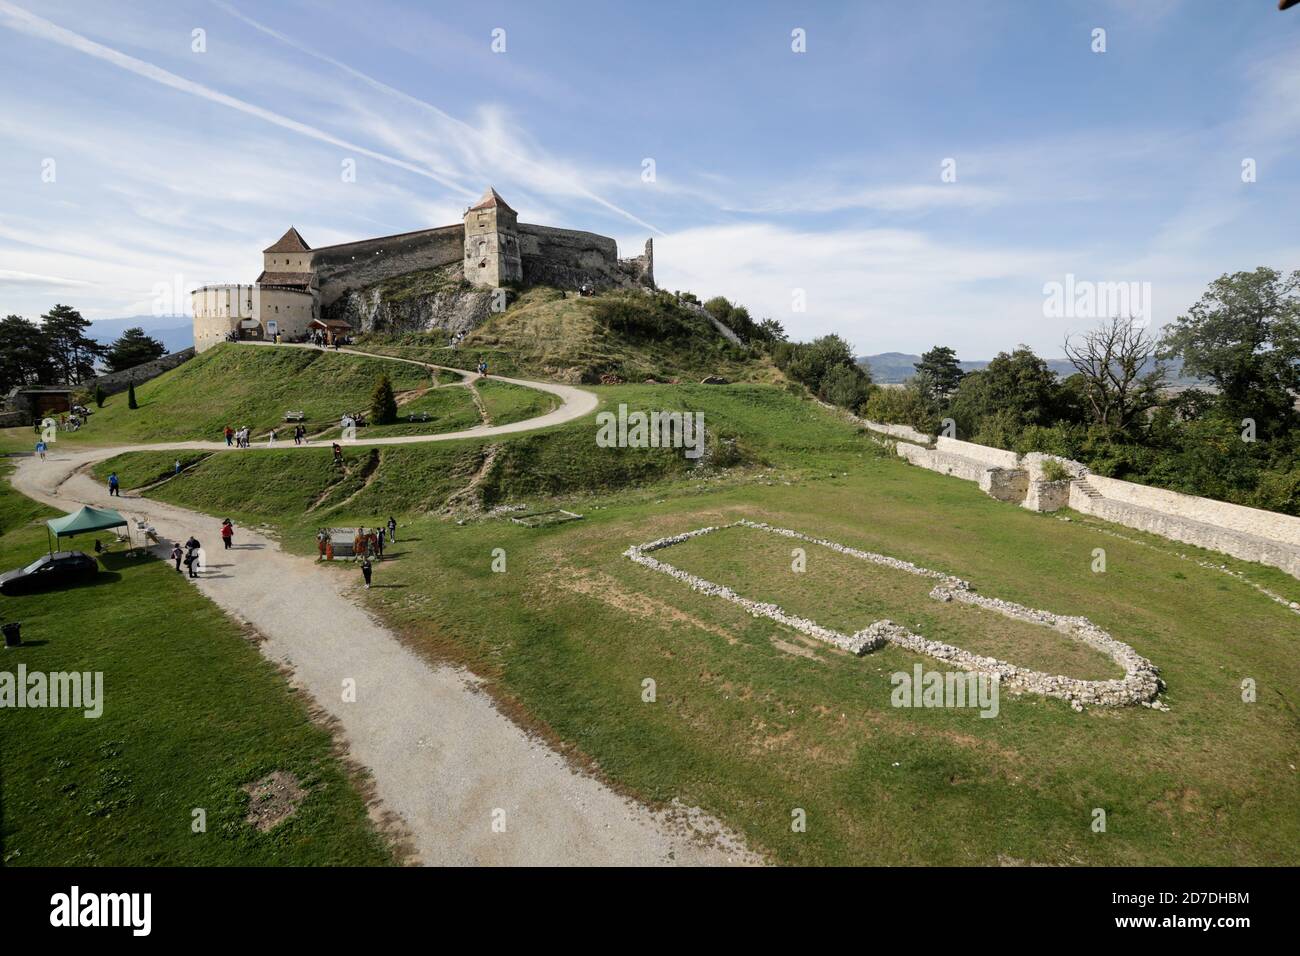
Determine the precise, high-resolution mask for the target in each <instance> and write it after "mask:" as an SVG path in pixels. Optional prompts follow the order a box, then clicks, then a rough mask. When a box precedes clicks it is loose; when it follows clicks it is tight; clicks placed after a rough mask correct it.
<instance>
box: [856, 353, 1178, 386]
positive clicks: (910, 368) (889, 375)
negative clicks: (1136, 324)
mask: <svg viewBox="0 0 1300 956" xmlns="http://www.w3.org/2000/svg"><path fill="white" fill-rule="evenodd" d="M919 361H921V356H919V355H909V354H908V353H906V352H881V353H880V354H879V355H859V356H858V364H859V365H861V366H862V367H863V368H865V369H867V370H868V371H870V372H871V380H872V381H873V382H876V383H877V384H879V385H901V384H902V383H903V382H905V381H907V380H908V379H909V378H911V377H912V376H913V375H915V374H916V363H917V362H919ZM1046 361H1047V367H1048V368H1050V369H1051V370H1052V371H1053V372H1055V373H1056V374H1057V375H1059V376H1060V377H1061V378H1068V377H1069V376H1071V375H1073V374H1074V366H1073V365H1071V364H1070V363H1069V361H1068V360H1066V359H1047V360H1046ZM959 364H960V365H961V367H962V371H964V372H976V371H979V370H980V369H982V368H985V367H987V366H988V364H989V363H988V361H987V360H982V361H977V362H961V363H959ZM1167 364H1168V366H1169V380H1170V382H1171V384H1176V385H1194V384H1195V383H1196V380H1195V379H1190V378H1183V377H1182V376H1181V375H1179V370H1180V368H1181V367H1182V363H1181V362H1178V361H1177V360H1174V361H1171V362H1168V363H1167Z"/></svg>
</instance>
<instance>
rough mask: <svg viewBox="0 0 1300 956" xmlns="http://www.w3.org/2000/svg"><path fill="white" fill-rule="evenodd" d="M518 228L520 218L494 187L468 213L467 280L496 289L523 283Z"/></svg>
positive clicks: (466, 227) (466, 240)
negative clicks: (509, 284) (507, 284)
mask: <svg viewBox="0 0 1300 956" xmlns="http://www.w3.org/2000/svg"><path fill="white" fill-rule="evenodd" d="M518 224H519V215H518V214H517V213H516V212H515V211H514V210H513V209H511V208H510V207H509V206H507V205H506V201H505V200H504V199H502V198H501V197H500V196H499V195H498V194H497V191H496V190H495V189H493V188H492V187H491V186H489V187H488V190H487V192H485V193H484V194H483V198H482V199H480V200H479V201H478V202H477V203H476V204H475V205H473V206H470V207H469V209H467V210H466V211H465V278H466V279H467V280H469V282H470V283H471V284H473V285H476V286H480V287H483V288H490V289H495V288H498V287H500V286H502V285H505V284H506V283H510V282H522V281H523V279H524V266H523V261H522V260H521V259H520V258H519V230H518V228H517V227H518Z"/></svg>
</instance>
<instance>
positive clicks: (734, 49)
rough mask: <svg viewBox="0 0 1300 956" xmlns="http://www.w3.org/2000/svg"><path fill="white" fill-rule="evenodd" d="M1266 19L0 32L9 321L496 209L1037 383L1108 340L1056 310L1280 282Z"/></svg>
mask: <svg viewBox="0 0 1300 956" xmlns="http://www.w3.org/2000/svg"><path fill="white" fill-rule="evenodd" d="M1276 7H1277V4H1276V2H1275V0H1227V2H1225V0H984V2H971V0H926V2H924V3H922V2H907V3H897V2H857V3H843V4H840V3H832V2H829V0H823V2H818V3H815V4H809V3H761V2H746V3H743V4H741V3H729V2H720V0H719V2H712V3H705V2H701V0H694V2H675V0H659V2H656V3H654V4H646V3H630V2H629V3H609V2H592V3H569V2H562V0H548V2H546V3H537V2H526V3H524V2H521V3H492V2H488V0H480V2H476V3H473V4H466V3H441V2H438V3H434V2H427V0H426V2H397V0H367V2H364V3H356V2H354V0H347V2H334V0H319V2H306V0H261V2H258V3H252V2H250V0H221V2H213V0H166V2H150V0H143V2H134V3H125V2H116V0H0V314H9V313H17V314H20V315H26V316H29V317H33V318H35V317H37V316H39V315H40V314H41V313H43V312H45V311H46V310H47V309H49V308H50V307H51V306H52V305H53V304H54V303H56V302H63V303H67V304H70V305H73V306H75V307H77V308H78V309H80V310H81V311H82V312H83V314H85V315H86V316H87V317H88V318H92V319H98V318H115V317H120V316H130V315H136V314H147V313H151V312H152V313H159V312H173V311H181V310H182V309H184V308H187V307H188V295H187V294H186V293H187V292H188V290H189V289H190V288H193V287H194V286H197V285H201V284H204V283H210V282H251V281H252V280H253V279H254V278H255V277H256V276H257V274H258V272H259V271H260V270H261V254H260V250H261V249H262V248H264V247H265V246H267V245H269V244H270V243H271V242H273V241H274V240H275V239H276V238H278V237H279V236H280V235H281V234H282V233H283V232H284V231H285V229H286V228H288V226H289V225H294V226H296V227H297V228H298V230H299V231H300V232H301V233H302V235H303V236H304V238H305V239H306V240H307V242H308V243H309V244H311V245H313V246H323V245H328V244H330V243H335V242H343V241H348V240H352V239H360V238H365V237H370V236H379V235H388V234H393V233H399V232H405V231H409V230H415V229H422V228H428V227H431V226H437V225H445V224H450V223H454V222H458V221H459V220H460V218H461V216H462V214H463V212H464V210H465V208H466V206H468V205H469V204H470V203H472V202H473V201H474V200H476V199H477V197H478V196H479V195H480V194H481V193H482V192H483V190H484V188H485V187H486V186H488V185H489V184H490V185H492V186H495V187H496V189H497V190H498V191H499V192H500V193H501V194H502V195H503V196H504V197H505V198H506V200H507V201H508V202H509V203H510V205H511V206H512V207H514V208H515V209H516V210H518V211H519V214H520V219H521V220H522V221H524V222H533V223H541V224H546V225H555V226H563V227H567V228H574V229H585V230H589V231H592V232H597V233H601V234H604V235H609V236H613V237H614V238H616V239H617V240H618V243H619V250H620V255H624V256H628V255H635V254H638V253H639V252H640V251H641V248H642V246H643V244H644V242H645V239H646V238H647V237H653V238H654V241H655V271H656V278H657V280H658V284H659V285H660V287H661V288H665V289H669V290H677V289H682V290H690V291H692V292H694V293H696V294H697V295H699V296H700V297H701V298H707V297H711V296H714V295H724V296H726V297H728V298H729V299H731V300H733V301H735V302H738V303H740V304H743V305H745V306H747V307H748V308H749V310H750V312H751V313H752V314H753V315H754V316H755V317H771V318H774V319H777V320H778V321H780V322H781V323H782V325H784V326H785V328H786V330H787V331H788V332H789V334H790V335H791V337H792V338H795V339H808V338H812V337H814V336H818V335H823V334H826V333H828V332H837V333H839V334H841V335H843V336H844V337H845V338H846V339H847V340H848V341H849V342H850V343H851V344H852V345H853V347H854V348H855V350H856V351H857V352H858V353H859V354H868V353H876V352H885V351H901V352H920V351H923V350H924V349H927V348H929V347H930V346H932V345H936V344H944V345H949V346H951V347H954V348H956V349H957V351H958V354H959V355H960V356H961V357H962V358H964V359H981V358H990V357H992V356H993V355H994V354H996V353H997V352H999V351H1002V350H1004V349H1011V348H1014V347H1015V346H1016V345H1017V344H1020V343H1024V344H1027V345H1029V346H1031V347H1032V348H1034V349H1035V351H1037V352H1038V353H1039V354H1041V355H1043V356H1045V357H1050V358H1055V357H1059V356H1060V355H1061V343H1062V342H1063V340H1064V338H1065V337H1066V336H1067V335H1069V334H1071V333H1077V332H1080V331H1084V330H1086V329H1087V328H1090V327H1091V326H1092V325H1095V324H1096V322H1097V321H1099V320H1101V319H1103V318H1104V317H1105V315H1104V314H1103V313H1104V312H1105V309H1104V308H1101V307H1093V308H1091V309H1090V308H1089V307H1088V306H1087V305H1086V304H1085V303H1083V302H1080V303H1078V307H1077V308H1069V309H1066V310H1065V314H1061V310H1059V309H1056V310H1054V309H1052V308H1050V307H1049V306H1048V304H1047V303H1048V301H1049V299H1050V298H1051V296H1050V295H1049V293H1048V292H1047V291H1046V290H1049V289H1050V288H1051V285H1050V284H1051V283H1059V284H1061V285H1064V284H1065V283H1066V282H1067V276H1068V277H1071V278H1070V279H1069V280H1068V281H1069V282H1071V283H1072V285H1071V286H1070V288H1073V289H1081V288H1085V287H1087V286H1088V284H1089V283H1137V284H1138V285H1135V286H1133V289H1134V290H1135V292H1137V294H1138V295H1137V297H1136V298H1135V299H1134V301H1135V302H1137V303H1139V306H1138V308H1140V310H1141V311H1142V312H1143V313H1144V316H1145V317H1146V318H1149V320H1150V321H1151V324H1152V327H1153V329H1154V330H1158V329H1159V327H1160V326H1161V325H1162V324H1164V323H1165V322H1168V321H1169V320H1171V319H1173V318H1174V317H1176V316H1177V315H1179V314H1182V313H1184V312H1185V311H1186V310H1187V308H1188V307H1189V306H1190V305H1191V304H1192V303H1194V302H1195V301H1196V299H1197V298H1198V297H1199V296H1200V295H1201V293H1202V292H1203V291H1204V289H1205V287H1206V285H1207V284H1208V283H1209V282H1210V281H1211V280H1213V279H1215V278H1217V277H1218V276H1219V275H1221V274H1223V273H1226V272H1234V271H1238V270H1244V269H1254V268H1256V267H1258V266H1261V265H1267V266H1272V267H1274V268H1278V269H1285V270H1291V269H1295V268H1300V228H1298V224H1300V215H1298V211H1300V161H1298V160H1297V156H1296V150H1297V147H1298V146H1300V9H1293V10H1291V11H1288V12H1285V13H1282V12H1279V11H1277V9H1276ZM1098 31H1104V34H1100V33H1098ZM801 41H802V42H801ZM1103 41H1104V52H1102V51H1101V50H1099V49H1098V47H1099V46H1100V45H1101V44H1102V42H1103ZM799 47H802V49H797V48H799ZM1247 167H1249V169H1247ZM349 170H354V171H355V175H354V176H349V175H348V172H349ZM1130 308H1131V307H1130Z"/></svg>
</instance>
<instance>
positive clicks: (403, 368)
mask: <svg viewBox="0 0 1300 956" xmlns="http://www.w3.org/2000/svg"><path fill="white" fill-rule="evenodd" d="M381 374H385V375H387V376H388V377H389V379H390V380H391V381H392V383H393V388H394V390H395V391H397V392H402V391H406V390H409V389H414V388H420V387H423V386H425V385H427V384H428V383H429V375H428V373H427V372H426V371H424V370H422V369H420V368H419V367H418V366H415V365H407V364H403V363H399V362H384V361H382V360H379V359H373V358H369V357H362V356H356V355H346V354H344V353H341V352H338V353H336V352H328V351H319V350H316V349H298V348H269V347H260V346H252V345H232V344H222V345H218V346H217V347H215V348H212V349H209V350H208V351H206V352H204V353H203V354H202V355H199V356H197V357H196V358H193V359H191V360H190V361H188V362H186V363H185V364H183V365H181V366H179V367H177V368H175V369H173V370H171V371H170V372H166V373H164V374H163V375H160V376H158V377H157V378H155V379H153V380H151V381H149V382H145V383H144V384H142V385H140V386H139V387H138V388H136V400H137V403H138V404H139V406H140V407H139V408H138V409H134V410H132V409H129V408H127V396H126V393H125V392H123V393H121V394H118V395H111V396H109V398H108V399H107V400H106V401H105V402H104V407H103V408H102V409H98V410H97V411H96V412H95V414H93V415H92V416H91V417H90V423H89V424H88V425H87V426H86V427H85V428H82V429H80V430H78V431H76V432H72V433H68V434H67V436H66V437H65V436H64V435H62V434H61V435H60V436H59V441H61V442H63V441H66V442H68V443H69V444H74V443H90V444H112V443H131V442H151V441H175V440H190V439H206V440H208V441H220V440H222V429H223V428H224V427H225V426H226V425H229V426H230V427H232V428H239V427H240V426H242V425H251V426H252V427H253V431H254V434H259V435H260V434H262V433H264V432H265V431H266V430H267V429H269V428H272V427H275V428H276V429H277V430H278V431H279V432H280V437H281V439H284V438H286V437H288V436H290V435H291V434H292V426H290V425H286V424H285V423H284V422H283V421H282V419H283V416H284V414H285V412H287V411H290V410H293V411H302V412H304V413H305V414H306V415H307V426H308V430H309V431H316V430H317V429H319V428H320V427H322V426H325V425H328V424H331V423H334V422H337V421H338V420H339V418H340V416H341V415H342V414H343V413H344V412H347V411H356V410H363V409H366V408H368V407H369V405H370V395H371V392H373V390H374V387H375V382H376V381H377V380H378V378H379V376H380V375H381Z"/></svg>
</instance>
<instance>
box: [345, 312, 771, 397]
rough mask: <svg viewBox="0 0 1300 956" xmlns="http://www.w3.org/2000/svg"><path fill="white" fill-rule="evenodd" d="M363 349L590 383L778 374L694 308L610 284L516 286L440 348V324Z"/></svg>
mask: <svg viewBox="0 0 1300 956" xmlns="http://www.w3.org/2000/svg"><path fill="white" fill-rule="evenodd" d="M362 345H363V347H364V348H366V349H369V350H373V351H377V352H384V353H386V354H393V355H402V356H404V357H408V358H420V359H423V360H426V361H434V362H437V363H439V364H442V365H452V366H456V367H457V368H467V369H470V368H473V367H474V366H475V364H476V363H477V362H478V361H479V359H480V358H486V359H487V360H488V364H489V370H490V371H492V372H495V373H498V374H501V375H520V376H528V375H531V376H535V377H541V378H548V379H555V380H559V381H565V382H570V383H575V384H576V383H586V384H596V383H599V382H600V381H601V380H602V376H615V377H616V378H618V379H619V380H621V381H626V382H643V381H645V380H646V379H647V378H654V379H656V380H659V381H669V380H672V379H679V380H681V381H683V382H698V381H699V380H700V379H701V378H703V377H705V376H707V375H719V376H722V377H724V378H726V379H728V380H730V381H755V382H779V381H782V380H783V379H782V376H781V373H780V372H778V371H777V370H776V368H775V367H774V366H773V365H772V364H771V362H770V361H769V360H768V359H767V358H766V356H764V355H762V354H760V353H758V352H754V351H750V350H749V349H746V348H743V347H740V346H735V345H732V344H731V343H729V342H727V340H726V339H724V338H723V337H722V336H721V335H719V334H718V332H717V330H716V329H714V327H713V326H712V325H711V324H710V323H709V322H708V321H707V320H705V319H703V318H702V317H700V316H699V315H697V314H695V313H693V312H691V311H689V310H687V309H685V308H682V307H680V306H678V305H676V304H675V303H673V302H672V301H671V297H670V296H667V295H659V296H649V295H645V294H641V293H617V292H610V293H604V294H601V295H597V296H591V297H585V298H584V297H579V296H578V295H577V294H576V293H573V292H569V293H567V294H566V293H564V292H561V291H560V290H557V289H549V288H535V289H530V290H528V291H527V292H525V293H523V294H522V295H521V296H520V297H519V298H518V299H516V300H515V301H513V302H512V303H511V304H510V306H509V307H508V308H507V309H506V310H505V311H504V312H502V313H499V314H497V315H494V316H492V317H491V318H490V319H489V320H488V321H487V322H485V323H484V324H483V325H481V326H480V327H479V328H477V329H475V330H474V331H473V332H471V333H470V334H469V335H468V336H466V338H465V339H464V340H462V341H461V343H460V344H459V347H458V348H456V349H451V348H448V347H447V339H446V337H445V335H444V334H443V333H441V332H439V333H430V334H420V333H410V334H406V335H396V336H386V335H378V334H377V335H371V336H366V337H363V339H362Z"/></svg>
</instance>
